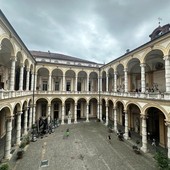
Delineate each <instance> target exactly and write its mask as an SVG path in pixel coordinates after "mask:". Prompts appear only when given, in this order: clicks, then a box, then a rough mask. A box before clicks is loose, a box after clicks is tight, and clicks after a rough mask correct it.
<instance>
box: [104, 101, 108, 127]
mask: <svg viewBox="0 0 170 170" xmlns="http://www.w3.org/2000/svg"><path fill="white" fill-rule="evenodd" d="M108 112H109V106H108V104H106V124H105V125H106V126H107V125H108V122H109V113H108Z"/></svg>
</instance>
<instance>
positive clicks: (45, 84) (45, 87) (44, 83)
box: [42, 81, 47, 91]
mask: <svg viewBox="0 0 170 170" xmlns="http://www.w3.org/2000/svg"><path fill="white" fill-rule="evenodd" d="M42 90H43V91H47V81H43V89H42Z"/></svg>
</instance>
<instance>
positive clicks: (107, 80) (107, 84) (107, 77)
mask: <svg viewBox="0 0 170 170" xmlns="http://www.w3.org/2000/svg"><path fill="white" fill-rule="evenodd" d="M108 86H109V74H106V92H108V91H109V90H108V89H109V88H108Z"/></svg>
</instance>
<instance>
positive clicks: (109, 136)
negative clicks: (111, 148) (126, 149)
mask: <svg viewBox="0 0 170 170" xmlns="http://www.w3.org/2000/svg"><path fill="white" fill-rule="evenodd" d="M107 138H108V141H109V142H111V135H110V133H109V134H108V136H107Z"/></svg>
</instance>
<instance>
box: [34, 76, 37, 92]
mask: <svg viewBox="0 0 170 170" xmlns="http://www.w3.org/2000/svg"><path fill="white" fill-rule="evenodd" d="M34 76H35V77H34V90H35V91H36V90H37V73H35V75H34Z"/></svg>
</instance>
